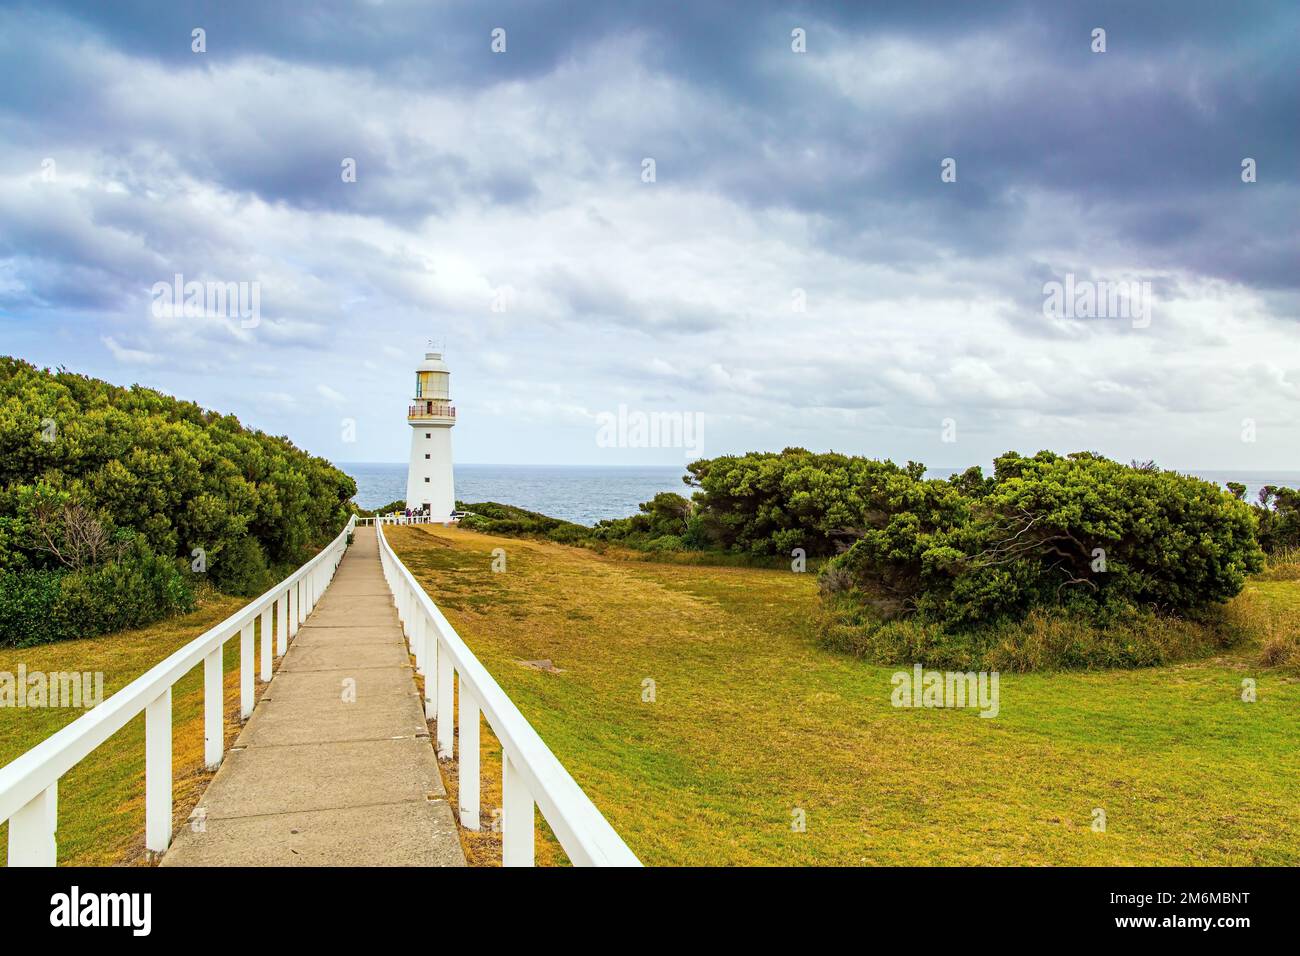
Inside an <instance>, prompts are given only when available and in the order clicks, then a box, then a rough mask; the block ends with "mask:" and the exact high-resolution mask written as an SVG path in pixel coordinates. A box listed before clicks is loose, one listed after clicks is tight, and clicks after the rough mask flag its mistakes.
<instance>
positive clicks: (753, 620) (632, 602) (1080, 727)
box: [386, 527, 1300, 865]
mask: <svg viewBox="0 0 1300 956" xmlns="http://www.w3.org/2000/svg"><path fill="white" fill-rule="evenodd" d="M386 534H388V535H389V537H390V540H391V541H392V542H393V544H394V546H395V547H396V549H397V550H398V552H399V553H400V554H401V556H402V558H403V560H404V561H406V563H407V565H408V567H410V568H411V570H412V571H413V572H414V573H415V574H416V576H417V577H418V578H419V579H420V580H421V582H422V583H423V584H424V586H425V587H426V589H427V590H428V592H429V594H430V595H431V596H432V597H433V598H434V599H435V600H436V601H437V602H438V603H439V605H440V606H441V607H442V608H443V610H444V612H445V613H446V614H447V617H448V618H449V620H451V622H452V623H453V624H454V625H455V626H456V628H457V629H458V631H459V632H460V634H461V636H462V637H464V639H465V640H466V642H467V643H468V644H469V646H470V647H471V648H472V649H473V650H474V652H475V653H476V654H477V655H478V656H479V658H480V659H481V660H482V661H483V663H484V664H485V665H486V666H487V667H488V669H489V670H490V671H491V672H492V674H493V676H495V677H496V678H497V680H498V681H499V682H500V684H501V686H502V687H503V688H504V689H505V690H506V692H507V693H508V694H509V695H510V697H511V698H512V699H513V700H514V701H515V702H516V703H517V704H518V705H519V707H520V709H521V710H522V711H523V712H524V714H525V716H526V717H527V718H528V719H529V720H530V721H531V722H532V723H533V725H534V726H535V727H536V728H537V730H538V732H539V733H540V734H541V735H542V738H543V739H544V740H545V741H546V742H547V743H548V744H549V745H550V746H551V748H552V749H553V750H554V751H555V753H556V755H557V756H558V757H559V759H560V760H561V761H562V762H563V763H564V765H565V766H566V767H567V768H568V769H569V771H570V772H571V773H572V774H573V776H574V777H575V779H577V780H578V782H579V783H580V784H581V785H582V787H583V788H584V789H585V790H586V791H587V793H588V794H589V795H590V796H591V797H592V799H593V800H594V801H595V803H596V805H597V806H598V807H600V809H601V810H602V812H603V813H604V814H605V815H606V816H607V817H608V819H609V820H610V822H611V823H612V824H613V826H614V827H615V828H616V829H617V830H618V832H619V833H620V834H622V836H623V837H624V839H626V840H627V842H628V844H629V845H630V846H631V847H632V849H633V850H634V851H635V852H636V853H637V854H638V855H639V856H640V857H641V859H642V860H643V861H644V862H645V863H647V864H679V865H680V864H684V865H704V864H726V865H751V864H757V865H768V864H771V865H774V864H831V865H854V864H861V863H868V864H895V865H902V864H1031V865H1037V864H1043V865H1073V864H1077V865H1083V864H1098V865H1137V864H1156V865H1162V864H1189V865H1199V864H1205V865H1227V864H1246V865H1254V864H1284V865H1296V864H1300V681H1297V679H1296V677H1295V675H1294V672H1292V671H1288V670H1286V669H1280V668H1270V667H1265V666H1263V664H1262V662H1261V655H1260V647H1259V646H1258V645H1250V644H1247V645H1243V646H1241V647H1238V648H1234V649H1233V650H1231V651H1230V652H1227V653H1224V654H1222V655H1221V656H1217V657H1213V658H1210V659H1204V660H1199V661H1194V662H1190V663H1187V662H1185V663H1181V664H1178V665H1173V666H1168V667H1159V668H1139V669H1133V670H1112V671H1094V672H1058V673H1031V674H1004V675H1002V676H1001V688H1000V697H1001V702H1000V711H999V713H998V716H997V717H996V718H994V719H984V718H981V717H979V716H978V713H977V712H976V711H974V710H956V709H901V708H896V707H893V706H891V690H892V687H891V675H892V674H893V673H894V672H895V671H896V670H897V668H895V667H882V666H876V665H872V664H868V663H864V662H863V661H860V660H856V659H853V658H850V657H847V656H845V655H843V654H839V653H835V652H834V651H831V650H827V649H825V648H824V647H823V646H822V645H821V644H820V643H819V641H818V636H817V629H818V627H817V625H818V616H819V614H820V613H822V610H821V605H820V603H819V601H818V599H817V586H816V582H815V580H814V578H813V575H811V574H795V573H792V572H790V571H788V570H787V571H775V570H765V569H761V568H742V567H707V566H690V565H684V564H679V563H657V562H647V561H644V560H623V559H621V558H620V557H619V556H618V555H617V553H615V552H609V553H606V554H598V553H594V552H592V551H590V550H587V549H579V548H571V547H566V546H564V545H559V544H554V543H550V542H545V541H536V540H524V539H519V538H506V537H500V536H494V535H486V534H480V533H475V532H471V531H466V530H457V529H445V528H441V527H409V528H393V529H389V530H388V531H386ZM494 548H504V549H505V551H506V556H507V567H506V570H505V571H504V572H502V573H494V572H493V571H492V570H491V567H492V559H493V555H492V550H493V549H494ZM1235 602H1242V603H1249V604H1250V605H1251V608H1252V611H1251V613H1257V614H1261V615H1264V616H1266V617H1268V618H1269V619H1270V620H1273V621H1275V622H1277V624H1278V626H1279V627H1282V626H1288V625H1287V622H1290V621H1294V620H1295V619H1296V615H1297V613H1300V582H1295V581H1262V580H1257V579H1252V580H1251V581H1250V582H1249V584H1248V585H1247V589H1246V592H1245V593H1243V594H1242V595H1241V596H1239V597H1238V598H1236V599H1235ZM1235 602H1234V603H1235ZM538 660H550V661H551V662H552V664H553V665H554V668H555V669H554V670H542V669H538V668H536V667H530V666H525V665H524V664H522V663H521V662H524V661H538ZM1244 678H1252V679H1254V680H1255V681H1256V687H1257V694H1258V699H1257V701H1256V702H1254V703H1247V702H1244V701H1243V700H1242V681H1243V679H1244ZM647 679H648V680H650V681H653V685H652V686H653V689H654V694H653V696H654V700H653V702H650V701H644V700H643V695H644V694H645V691H646V689H647V687H649V686H651V685H648V684H646V683H645V682H646V681H647ZM494 746H495V742H494V741H491V740H490V738H489V737H488V736H487V735H485V745H484V751H485V759H484V764H485V769H484V783H485V793H484V805H485V806H487V807H490V806H492V805H493V802H492V801H494V800H497V801H499V793H498V792H495V791H494V790H493V789H492V788H493V787H495V786H497V783H496V781H498V780H499V777H497V776H496V775H495V772H494V771H493V770H492V769H491V766H492V764H493V758H492V757H491V756H490V753H491V751H492V749H493V748H494ZM1097 810H1100V811H1103V812H1104V814H1105V824H1106V825H1105V831H1104V832H1095V831H1094V828H1093V827H1094V820H1096V819H1098V817H1097V815H1096V814H1095V812H1094V811H1097ZM797 811H802V812H803V816H804V819H805V820H806V830H805V831H804V832H797V831H796V829H794V828H793V827H792V823H793V822H794V821H795V819H796V812H797ZM468 839H469V841H470V843H471V845H473V844H474V843H475V842H479V843H486V842H488V841H490V840H491V839H492V835H490V834H477V835H469V837H468ZM483 855H485V856H486V855H487V852H486V851H485V852H484V854H483ZM558 858H559V854H558V851H557V849H556V848H555V847H554V846H552V847H550V848H549V849H544V848H541V847H539V860H542V861H545V860H547V859H550V860H555V859H558Z"/></svg>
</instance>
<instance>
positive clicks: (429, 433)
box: [424, 432, 433, 438]
mask: <svg viewBox="0 0 1300 956" xmlns="http://www.w3.org/2000/svg"><path fill="white" fill-rule="evenodd" d="M424 437H425V438H432V437H433V433H432V432H425V433H424Z"/></svg>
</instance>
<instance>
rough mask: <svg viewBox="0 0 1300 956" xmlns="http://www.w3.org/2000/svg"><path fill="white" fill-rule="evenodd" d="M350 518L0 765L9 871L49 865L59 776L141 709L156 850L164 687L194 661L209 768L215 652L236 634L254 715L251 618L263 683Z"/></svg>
mask: <svg viewBox="0 0 1300 956" xmlns="http://www.w3.org/2000/svg"><path fill="white" fill-rule="evenodd" d="M355 526H356V519H355V518H351V519H349V520H348V523H347V526H346V527H345V528H344V529H343V530H342V531H341V532H340V533H339V536H338V537H337V538H335V539H334V540H333V541H331V542H330V543H329V544H328V545H327V546H326V547H325V549H324V550H322V551H321V552H320V553H319V554H317V555H316V556H315V557H314V558H312V559H311V560H310V561H308V562H307V563H306V564H304V565H303V566H302V567H301V568H299V569H298V570H297V571H295V572H294V573H293V574H291V575H289V576H288V577H287V578H285V579H284V580H283V581H281V582H280V583H279V584H277V585H276V586H275V587H273V588H271V590H269V591H267V592H266V593H265V594H263V595H262V596H261V597H259V598H257V599H256V600H254V601H253V602H252V603H250V604H249V605H247V606H246V607H244V608H243V609H242V610H240V611H237V612H236V613H234V614H232V615H231V616H230V617H228V618H226V619H225V620H224V621H222V622H221V623H220V624H218V625H217V626H216V627H212V628H209V629H208V630H207V631H205V632H204V633H203V634H201V635H199V636H198V637H196V638H195V639H194V640H192V641H190V643H188V644H186V645H185V646H184V647H182V648H181V649H180V650H178V651H176V652H175V653H174V654H172V655H171V656H169V657H168V658H167V659H166V660H164V661H162V662H161V663H160V664H157V665H155V666H154V667H151V668H150V669H149V670H147V671H145V672H144V673H143V674H141V675H140V676H139V677H137V678H136V679H135V680H133V681H132V682H131V683H129V684H127V685H126V686H125V687H123V688H122V689H121V690H119V691H118V692H117V693H116V694H114V695H113V696H112V697H110V698H108V700H106V701H104V702H103V703H101V704H99V705H98V706H97V707H95V708H94V709H92V710H89V711H87V712H86V713H85V714H83V715H82V716H80V717H78V718H77V719H76V720H74V721H73V722H72V723H70V724H68V726H66V727H64V728H63V729H62V730H59V731H57V732H56V733H54V734H51V735H50V736H49V737H47V738H46V739H45V740H43V741H42V742H41V743H39V744H37V745H36V746H35V747H33V748H32V749H31V750H29V751H27V752H26V753H25V754H23V755H22V756H21V757H18V758H17V759H16V760H14V761H13V762H12V763H10V764H7V765H5V766H4V767H3V768H0V821H4V820H8V821H9V865H10V866H54V865H55V863H56V861H57V855H58V853H57V848H56V845H55V838H54V833H55V829H56V827H57V824H58V789H59V778H60V777H62V776H63V775H64V774H65V773H67V772H68V771H69V770H71V769H72V768H73V767H75V766H76V765H77V764H78V763H80V762H81V761H82V760H83V759H84V758H85V757H86V755H87V754H89V753H90V752H91V751H92V750H94V749H95V748H96V747H98V746H99V745H100V744H102V743H103V742H104V741H106V740H108V738H109V737H111V736H113V734H115V733H117V732H118V731H119V730H121V729H122V728H123V727H125V726H126V724H127V723H128V722H129V721H131V720H132V719H134V718H135V717H136V716H138V715H139V714H140V712H141V711H143V712H144V715H145V716H144V728H145V729H144V739H145V744H144V748H145V781H144V792H145V847H146V849H148V850H149V851H151V852H153V853H162V852H163V851H164V850H166V849H167V847H168V846H170V845H171V838H172V686H173V685H174V684H175V683H176V682H177V681H178V680H180V679H181V678H182V677H184V676H185V675H186V674H188V673H189V672H190V671H191V670H192V669H193V668H195V667H197V666H198V665H199V664H200V663H202V664H203V701H204V704H203V734H204V747H203V755H204V764H205V765H206V766H207V768H208V769H210V770H211V769H215V768H216V767H217V766H218V765H219V764H220V763H221V758H222V756H223V753H224V750H225V720H224V717H223V715H222V707H223V703H224V700H223V682H224V675H223V669H222V654H223V650H224V648H225V644H226V641H229V640H232V639H233V638H234V637H235V635H236V634H238V635H239V690H240V693H239V700H240V711H241V716H242V717H245V718H246V717H248V716H249V715H250V714H251V713H252V712H253V703H254V701H253V688H254V684H253V672H254V661H253V637H254V623H255V622H259V621H260V624H258V630H259V632H260V637H261V677H262V680H264V681H269V680H270V679H271V664H272V656H271V655H272V645H271V640H272V636H273V635H274V638H275V651H274V652H275V654H276V655H277V656H283V654H284V653H285V651H287V650H288V648H289V638H290V637H292V636H293V635H295V634H297V633H298V628H299V626H300V625H301V624H302V622H303V621H305V620H306V618H307V615H308V614H309V613H310V612H311V609H312V608H313V607H315V605H316V602H317V601H319V600H320V597H321V595H322V594H324V593H325V588H326V587H327V586H328V585H329V583H330V581H331V580H332V579H333V577H334V572H335V570H336V569H337V568H338V565H339V562H340V561H341V560H343V552H344V551H345V550H346V549H347V542H348V535H349V533H351V531H352V529H353V528H354V527H355Z"/></svg>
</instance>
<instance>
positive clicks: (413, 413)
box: [406, 399, 456, 418]
mask: <svg viewBox="0 0 1300 956" xmlns="http://www.w3.org/2000/svg"><path fill="white" fill-rule="evenodd" d="M406 417H407V418H455V417H456V406H455V405H453V404H452V403H451V402H446V401H441V400H439V399H434V400H432V401H430V400H428V399H426V400H424V401H421V402H419V403H417V404H415V405H408V406H407V408H406Z"/></svg>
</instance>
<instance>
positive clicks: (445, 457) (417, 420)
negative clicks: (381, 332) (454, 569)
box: [406, 352, 456, 522]
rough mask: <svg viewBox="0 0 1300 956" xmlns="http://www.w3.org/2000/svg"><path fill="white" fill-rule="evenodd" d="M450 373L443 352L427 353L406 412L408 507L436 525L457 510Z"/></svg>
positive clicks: (454, 420) (416, 372)
mask: <svg viewBox="0 0 1300 956" xmlns="http://www.w3.org/2000/svg"><path fill="white" fill-rule="evenodd" d="M450 379H451V372H450V370H449V369H448V368H447V363H446V362H444V361H443V360H442V353H441V352H426V353H425V354H424V361H423V362H421V363H420V364H419V365H418V366H417V367H416V370H415V400H414V402H413V404H412V405H411V406H410V408H409V409H408V410H407V414H406V421H407V424H409V425H410V426H411V465H410V468H409V469H408V471H407V476H406V506H407V507H408V508H410V509H411V510H412V511H423V512H425V513H426V514H428V516H429V518H430V519H431V520H433V521H442V522H446V521H450V520H451V515H452V512H453V511H454V510H455V509H456V488H455V483H454V481H453V478H452V469H451V428H452V426H453V425H455V424H456V407H455V406H454V405H452V403H451V386H450Z"/></svg>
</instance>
